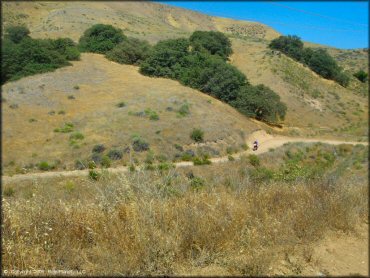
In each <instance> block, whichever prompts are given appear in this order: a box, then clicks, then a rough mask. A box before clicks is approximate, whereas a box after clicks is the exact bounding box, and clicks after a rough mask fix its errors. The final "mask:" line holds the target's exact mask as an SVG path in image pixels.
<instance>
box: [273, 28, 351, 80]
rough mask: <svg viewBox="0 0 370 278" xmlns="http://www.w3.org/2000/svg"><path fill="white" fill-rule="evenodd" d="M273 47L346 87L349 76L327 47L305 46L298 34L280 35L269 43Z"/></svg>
mask: <svg viewBox="0 0 370 278" xmlns="http://www.w3.org/2000/svg"><path fill="white" fill-rule="evenodd" d="M269 47H270V48H272V49H277V50H280V51H281V52H283V53H284V54H286V55H287V56H289V57H291V58H293V59H295V60H297V61H299V62H301V63H303V64H305V65H307V66H308V67H309V68H310V69H311V70H312V71H314V72H316V73H317V74H319V75H320V76H322V77H324V78H326V79H331V80H334V81H336V82H337V83H338V84H340V85H342V86H344V87H346V86H347V85H348V84H349V77H348V76H347V75H346V74H345V73H343V72H342V69H341V68H340V67H339V66H338V64H337V62H336V61H335V60H334V58H333V57H331V56H330V55H329V54H328V52H327V51H326V50H325V49H313V48H304V47H303V42H302V41H301V40H300V38H299V37H297V36H290V35H289V36H280V37H279V38H277V39H274V40H272V41H271V43H270V44H269Z"/></svg>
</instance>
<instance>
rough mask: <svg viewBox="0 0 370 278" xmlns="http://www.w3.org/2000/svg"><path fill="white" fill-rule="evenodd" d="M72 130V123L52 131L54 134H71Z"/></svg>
mask: <svg viewBox="0 0 370 278" xmlns="http://www.w3.org/2000/svg"><path fill="white" fill-rule="evenodd" d="M73 128H74V124H73V123H65V124H64V126H63V127H62V128H56V129H54V132H62V133H68V132H72V131H73Z"/></svg>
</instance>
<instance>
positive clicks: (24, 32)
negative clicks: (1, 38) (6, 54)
mask: <svg viewBox="0 0 370 278" xmlns="http://www.w3.org/2000/svg"><path fill="white" fill-rule="evenodd" d="M29 34H30V30H28V29H27V27H25V26H9V27H7V28H6V29H5V38H8V39H10V40H11V41H12V42H14V43H19V42H20V41H21V40H23V39H24V38H29V36H28V35H29Z"/></svg>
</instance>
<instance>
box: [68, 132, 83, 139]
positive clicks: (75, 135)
mask: <svg viewBox="0 0 370 278" xmlns="http://www.w3.org/2000/svg"><path fill="white" fill-rule="evenodd" d="M84 138H85V136H84V135H83V134H82V133H81V132H74V133H72V134H71V136H69V139H70V140H83V139H84Z"/></svg>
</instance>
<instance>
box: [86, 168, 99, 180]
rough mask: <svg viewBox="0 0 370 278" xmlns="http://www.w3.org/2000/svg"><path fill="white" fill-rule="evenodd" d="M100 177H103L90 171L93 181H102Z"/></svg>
mask: <svg viewBox="0 0 370 278" xmlns="http://www.w3.org/2000/svg"><path fill="white" fill-rule="evenodd" d="M100 177H101V174H99V173H98V172H97V171H95V170H89V178H90V179H91V180H94V181H97V180H99V179H100Z"/></svg>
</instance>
